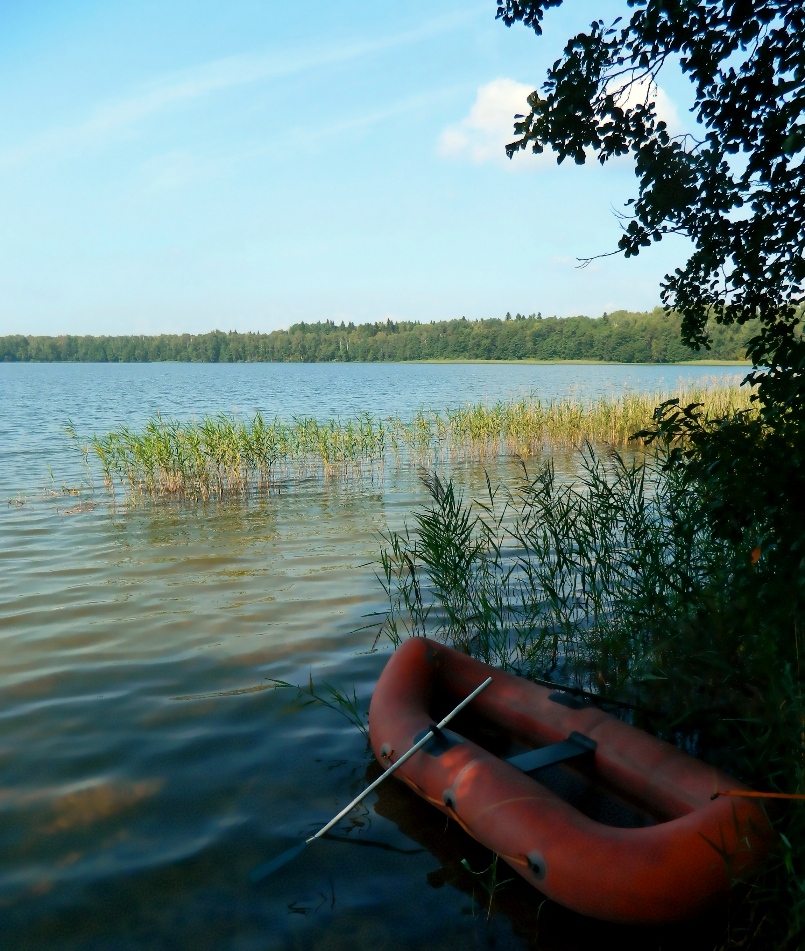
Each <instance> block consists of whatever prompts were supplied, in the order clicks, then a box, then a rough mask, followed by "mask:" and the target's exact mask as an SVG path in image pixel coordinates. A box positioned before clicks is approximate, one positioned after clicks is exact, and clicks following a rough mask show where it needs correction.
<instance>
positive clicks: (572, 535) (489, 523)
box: [379, 445, 805, 948]
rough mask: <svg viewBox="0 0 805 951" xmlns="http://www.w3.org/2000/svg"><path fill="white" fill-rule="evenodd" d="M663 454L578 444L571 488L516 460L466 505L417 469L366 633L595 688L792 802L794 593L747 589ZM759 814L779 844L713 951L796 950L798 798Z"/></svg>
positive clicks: (800, 889)
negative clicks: (420, 481)
mask: <svg viewBox="0 0 805 951" xmlns="http://www.w3.org/2000/svg"><path fill="white" fill-rule="evenodd" d="M668 451H669V449H668V447H665V448H661V449H660V450H658V452H657V453H656V454H654V455H646V456H643V457H640V458H631V459H625V458H623V457H622V456H621V455H619V454H618V453H617V452H610V453H609V454H604V455H603V456H602V455H600V454H598V453H596V452H595V451H594V450H593V448H592V447H591V446H589V445H588V446H587V447H586V448H585V449H584V451H583V453H582V455H581V458H580V460H579V461H580V465H579V468H578V470H577V472H576V473H575V475H573V476H571V477H565V478H564V479H559V478H558V477H557V475H556V472H555V470H554V468H553V466H552V464H551V463H550V462H548V463H546V464H543V465H541V466H538V467H537V468H536V469H535V471H529V469H528V467H527V465H526V464H524V465H523V471H522V476H521V478H520V480H519V483H518V484H517V485H515V486H514V487H512V488H508V489H507V488H505V487H504V488H501V489H493V488H492V486H491V484H489V483H487V492H486V495H485V496H484V497H483V498H479V499H476V500H465V499H464V498H463V497H462V495H461V493H460V491H459V490H458V489H457V487H456V486H455V485H454V483H453V482H451V481H449V480H448V481H442V480H440V479H439V478H438V477H437V476H436V475H433V474H430V475H429V476H428V477H427V478H426V485H427V487H428V489H429V490H430V497H431V501H430V503H429V504H428V505H426V506H424V507H422V508H421V509H420V510H418V511H417V512H416V513H415V514H414V517H413V521H412V523H411V524H410V525H409V526H408V527H406V528H405V529H404V530H402V531H400V532H389V533H388V534H387V535H386V536H385V548H384V550H383V552H382V554H381V564H380V572H379V574H380V579H381V581H382V583H383V585H384V587H385V589H386V593H387V595H388V598H389V610H388V614H387V616H386V618H385V621H384V622H383V626H382V628H381V632H380V635H383V634H385V635H386V636H388V637H389V638H390V639H391V640H392V641H393V642H395V643H399V641H400V640H401V639H402V638H403V637H406V636H417V635H428V636H430V637H435V638H437V639H439V640H442V641H444V642H447V643H450V644H452V645H453V646H455V647H458V648H459V649H461V650H463V651H465V652H467V653H469V654H472V655H473V656H476V657H478V658H480V659H481V660H483V661H485V662H487V663H491V664H494V665H496V666H499V667H502V668H504V669H509V670H513V671H515V672H517V673H520V674H522V675H524V676H527V677H529V676H530V677H533V678H535V679H546V678H550V679H551V680H552V681H554V682H559V683H565V684H572V685H575V686H576V687H578V688H580V689H584V690H585V691H586V692H587V695H588V696H589V695H596V694H597V695H599V696H601V695H606V697H607V699H609V698H611V699H614V700H616V701H619V702H621V703H619V705H618V706H620V714H619V715H622V716H627V717H628V718H629V719H630V720H631V721H632V722H634V723H635V724H636V725H639V726H642V727H644V728H646V729H648V730H650V731H651V732H653V733H655V734H657V735H660V736H663V737H665V738H666V739H668V740H670V741H671V742H675V743H677V744H679V745H680V746H682V747H683V748H685V749H686V750H687V751H689V752H691V753H693V754H695V755H698V756H700V757H703V758H704V759H706V760H708V761H710V762H713V763H715V764H717V765H719V766H720V767H722V768H724V769H725V770H727V771H728V772H729V773H731V774H734V775H737V776H740V777H741V778H743V779H745V780H747V781H748V782H750V783H751V784H753V785H754V786H755V787H756V788H758V789H761V790H767V791H781V792H785V793H800V792H803V791H805V696H803V679H805V670H803V669H802V667H801V663H800V657H801V656H803V652H805V637H803V629H802V625H801V623H800V622H799V621H798V617H797V612H796V610H795V607H794V600H795V592H794V591H793V590H788V591H786V590H783V589H781V588H779V587H773V586H770V585H769V584H768V583H767V581H764V579H763V577H762V572H763V570H764V567H763V565H762V561H761V557H760V555H759V551H760V549H757V548H755V547H753V544H754V543H753V542H752V541H751V536H748V535H747V536H744V537H742V538H738V539H732V540H729V539H725V538H723V537H721V536H719V535H718V534H717V533H714V531H713V530H712V521H711V519H710V513H709V511H708V509H707V506H706V504H705V503H704V502H703V501H702V499H701V497H700V496H699V495H697V494H696V493H693V492H691V491H690V490H689V487H688V485H687V484H686V481H685V479H684V478H683V477H682V474H681V473H680V472H679V470H678V469H677V468H674V467H669V466H668V461H669V455H668ZM380 635H379V636H380ZM602 702H603V698H602ZM621 704H623V705H621ZM604 705H605V706H606V703H605V704H604ZM616 709H617V708H616ZM773 818H774V820H775V824H776V828H777V829H778V832H779V840H778V844H779V848H778V850H777V852H776V854H775V857H774V858H773V859H772V861H771V862H770V863H769V866H768V867H767V869H766V870H765V872H764V873H763V874H762V875H761V876H759V877H758V878H756V879H755V880H753V881H752V882H750V883H740V888H741V892H740V895H741V899H740V901H737V902H736V909H735V912H734V914H733V915H732V919H731V923H730V929H731V930H730V935H729V936H728V940H727V943H726V944H725V947H727V946H732V945H731V944H730V943H729V942H738V943H742V944H744V945H746V946H753V947H768V946H772V945H773V946H775V947H791V948H794V947H800V946H801V943H800V942H801V940H802V937H803V935H805V873H804V872H803V867H802V861H803V859H802V857H803V855H805V804H803V803H791V804H790V805H789V806H788V809H787V811H786V812H784V813H779V812H778V813H774V814H773ZM745 899H746V900H745ZM770 936H772V937H773V941H772V943H771V944H769V943H768V940H769V937H770Z"/></svg>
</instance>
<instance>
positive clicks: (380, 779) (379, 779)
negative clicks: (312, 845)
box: [305, 677, 492, 842]
mask: <svg viewBox="0 0 805 951" xmlns="http://www.w3.org/2000/svg"><path fill="white" fill-rule="evenodd" d="M491 683H492V678H491V677H487V678H486V680H485V681H484V682H483V683H482V684H481V685H480V686H478V687H476V688H475V690H473V692H472V693H471V694H470V695H469V696H467V697H465V698H464V699H463V700H462V701H461V703H460V704H459V705H458V706H457V707H456V708H455V709H454V710H451V711H450V713H448V714H447V716H446V717H445V718H444V719H443V720H441V721H440V722H439V723H438V724H437V726H436V729H438V730H441V728H442V727H443V726H445V725H446V724H448V723H449V722H450V721H451V720H452V719H453V717H454V716H455V715H456V714H457V713H461V711H462V710H463V709H464V707H466V706H467V704H468V703H471V702H472V701H473V700H474V699H475V698H476V697H477V696H478V694H479V693H480V692H481V691H482V690H485V689H486V688H487V687H488V686H489V685H490V684H491ZM434 733H435V730H429V731H428V732H427V733H426V734H425V735H424V736H423V737H422V739H421V740H418V741H417V742H416V743H414V745H413V746H412V747H411V749H410V750H408V752H407V753H403V755H402V756H401V757H400V758H399V759H398V760H397V762H396V763H394V764H393V765H391V766H389V768H388V769H387V770H386V771H385V773H383V775H382V776H378V777H377V779H376V780H375V781H374V782H373V783H370V784H369V785H368V786H367V787H366V789H364V791H363V792H362V793H361V794H360V795H359V796H356V797H355V798H354V799H353V800H352V802H351V803H350V804H349V805H348V806H344V808H343V809H342V810H341V812H339V813H338V815H337V816H333V818H332V819H331V820H330V821H329V822H328V823H327V825H326V826H322V828H321V829H319V831H318V832H317V833H316V834H315V835H312V836H311V837H310V838H309V839H306V840H305V841H306V842H312V841H313V840H314V839H318V838H319V836H321V835H324V833H325V832H329V831H330V829H332V827H333V826H334V825H335V824H336V823H337V822H339V821H340V820H341V819H343V818H344V816H345V815H346V814H347V813H348V812H349V811H350V810H352V809H354V808H355V806H357V805H358V803H359V802H360V801H361V800H362V799H365V798H366V796H368V795H369V793H370V792H371V791H372V790H373V789H376V788H377V787H378V786H379V785H380V784H381V783H382V782H383V780H384V779H388V778H389V776H391V774H392V773H393V772H394V771H395V770H397V769H399V768H400V767H401V766H402V764H403V763H405V762H407V761H408V760H409V759H410V758H411V757H412V756H413V755H414V753H416V752H417V750H421V749H422V747H423V746H424V745H425V744H426V743H427V742H428V740H430V739H432V738H433V735H434Z"/></svg>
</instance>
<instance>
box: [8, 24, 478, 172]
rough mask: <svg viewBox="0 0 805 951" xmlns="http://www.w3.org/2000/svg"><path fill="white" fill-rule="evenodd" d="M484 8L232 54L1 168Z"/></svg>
mask: <svg viewBox="0 0 805 951" xmlns="http://www.w3.org/2000/svg"><path fill="white" fill-rule="evenodd" d="M478 12H479V9H478V8H476V9H473V10H469V11H462V13H461V14H451V15H446V16H442V17H437V18H435V19H433V20H430V21H428V22H427V23H424V24H422V26H420V27H418V28H417V29H415V30H407V31H404V32H400V33H396V34H392V35H388V36H383V37H378V38H375V39H371V40H362V41H358V42H355V43H349V44H345V45H343V46H340V47H335V48H333V47H331V46H328V47H321V48H317V49H313V50H308V51H299V50H296V51H294V52H292V53H281V54H278V53H275V52H270V53H260V54H243V55H238V56H229V57H225V58H222V59H218V60H213V61H211V62H209V63H204V64H202V65H200V66H197V67H193V68H192V69H188V70H185V71H182V72H178V73H172V74H169V75H166V76H162V77H160V78H159V79H158V80H156V81H155V82H153V83H151V84H149V85H148V86H146V87H144V88H141V90H140V91H139V92H137V93H136V94H134V95H132V96H128V97H125V98H122V99H119V100H116V101H114V102H111V103H108V104H106V105H103V106H101V107H100V108H98V109H96V110H95V112H93V113H92V114H91V115H90V116H89V117H88V118H87V119H85V120H84V121H83V122H79V123H76V124H75V125H71V126H61V127H57V128H54V129H49V130H47V131H46V132H43V133H41V134H40V135H38V136H35V137H34V138H32V139H29V140H28V141H27V142H25V143H22V144H20V145H18V146H14V147H11V148H8V149H5V150H2V151H0V167H8V166H13V165H18V164H21V163H24V162H26V161H28V160H29V159H31V158H33V157H34V156H36V155H40V154H50V155H53V154H59V153H64V152H68V153H69V152H71V151H80V150H81V149H83V148H85V147H86V146H88V145H90V146H91V145H97V144H102V143H103V142H104V141H106V140H107V139H109V138H110V137H112V136H114V135H115V134H125V133H126V132H127V131H130V130H132V129H133V127H135V126H136V125H137V124H138V123H140V122H142V121H144V120H146V119H148V118H150V117H151V116H154V115H157V114H159V113H161V112H163V111H165V110H167V109H169V108H171V107H173V106H177V105H180V104H182V103H188V102H192V101H195V100H198V99H201V98H203V97H205V96H209V95H211V94H214V93H216V92H221V91H224V90H228V89H233V88H236V87H238V86H246V85H250V84H254V83H259V82H264V81H267V80H271V79H280V78H283V77H286V76H291V75H294V74H298V73H304V72H309V71H313V70H317V69H324V68H327V67H333V66H338V65H341V64H345V63H349V62H354V61H356V60H359V59H362V58H364V57H367V56H371V55H373V54H377V53H382V52H385V51H386V50H391V49H394V48H397V47H401V46H406V45H411V44H415V43H418V42H421V41H423V40H427V39H429V38H431V37H434V36H438V35H440V34H442V33H445V32H449V31H451V30H454V29H456V28H457V27H458V26H460V25H461V24H462V23H465V22H467V21H469V20H471V19H473V18H475V17H476V16H477V15H478Z"/></svg>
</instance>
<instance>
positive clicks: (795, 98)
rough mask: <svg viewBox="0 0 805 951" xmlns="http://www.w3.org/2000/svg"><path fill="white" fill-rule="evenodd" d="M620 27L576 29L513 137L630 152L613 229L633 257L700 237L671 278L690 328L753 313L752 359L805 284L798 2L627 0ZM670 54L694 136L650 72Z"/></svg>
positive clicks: (569, 152)
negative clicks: (626, 211)
mask: <svg viewBox="0 0 805 951" xmlns="http://www.w3.org/2000/svg"><path fill="white" fill-rule="evenodd" d="M560 2H561V0H534V2H528V0H526V2H520V0H498V17H500V18H502V19H503V21H504V22H505V23H506V24H507V25H511V24H512V23H514V22H515V21H517V20H520V21H522V22H524V23H525V24H526V25H528V26H531V27H532V28H533V29H534V30H535V31H536V32H537V33H540V32H541V22H542V19H543V16H544V14H545V11H546V10H547V9H548V8H549V7H555V6H559V5H560ZM629 7H631V8H632V11H633V12H632V15H631V18H630V19H629V20H628V22H626V23H625V25H624V24H623V23H622V22H619V21H616V22H615V23H614V24H612V25H609V26H607V25H606V24H605V23H604V21H603V20H597V21H595V22H593V23H592V24H591V26H590V28H589V30H588V31H587V32H585V33H580V34H578V35H577V36H575V37H573V38H572V39H571V40H570V41H569V42H568V43H567V45H566V47H565V49H564V54H563V56H562V58H561V59H559V60H557V62H555V63H554V65H553V66H552V67H551V69H550V70H549V72H548V77H547V80H546V82H545V84H544V86H543V88H542V93H541V94H540V92H534V93H532V94H531V96H530V97H529V100H528V101H529V105H530V107H531V110H530V112H529V113H528V115H526V116H523V117H519V122H518V123H517V124H516V126H515V131H516V133H517V134H518V136H519V138H517V139H516V140H515V141H514V142H512V144H511V145H509V146H508V149H507V151H508V152H509V154H510V155H511V154H513V153H514V152H515V151H517V150H518V149H526V148H529V147H530V148H531V149H533V151H534V152H538V153H539V152H542V151H544V150H545V149H546V148H551V149H553V151H554V152H555V154H556V158H557V161H559V162H562V161H564V159H566V158H568V157H569V158H572V159H573V160H574V161H575V162H577V163H579V164H581V163H584V161H585V160H586V158H587V156H588V154H592V155H594V156H595V158H596V159H597V160H598V161H599V162H601V163H602V164H603V163H606V162H607V161H609V160H610V159H613V158H615V157H617V156H621V155H626V154H628V153H631V154H632V155H633V156H634V160H635V170H636V174H637V178H638V183H639V184H638V196H637V198H636V199H634V200H633V201H631V202H630V203H629V204H630V211H631V216H630V218H629V220H628V222H627V223H626V224H625V229H624V233H623V235H622V236H621V239H620V241H619V243H618V247H619V249H620V250H621V251H622V252H623V253H624V254H625V255H626V256H627V257H629V256H632V255H636V254H638V253H639V251H640V250H641V248H644V247H647V246H648V245H650V244H651V243H652V242H654V241H659V240H660V239H661V238H662V237H663V236H664V235H667V234H669V233H675V234H683V235H686V236H688V237H689V238H690V239H691V240H692V242H693V245H694V251H693V253H692V255H691V256H690V258H689V260H688V262H687V264H686V265H685V267H683V268H680V269H678V270H676V271H675V272H674V273H673V274H671V275H668V276H667V277H666V278H665V282H664V284H663V298H664V300H665V302H666V303H667V304H668V305H669V306H671V307H673V308H674V309H675V310H676V311H677V312H678V313H680V314H681V315H682V318H683V324H682V331H683V336H684V339H685V340H686V341H687V342H688V343H689V344H690V345H692V346H693V347H695V348H698V347H700V346H704V347H706V346H707V345H708V334H707V323H708V320H710V319H711V318H714V319H715V320H716V321H718V322H720V323H732V322H737V323H745V322H746V321H748V320H753V319H755V318H758V319H759V322H760V330H761V332H760V333H759V334H758V335H757V337H756V339H755V341H754V342H753V347H752V356H753V358H754V359H755V362H757V363H763V362H764V361H769V360H772V358H775V357H777V356H778V354H779V353H780V352H781V351H782V352H784V353H786V354H787V353H788V351H789V348H790V347H791V345H792V343H793V342H796V343H800V340H799V336H798V335H797V334H796V333H795V329H796V327H797V325H798V316H797V305H798V304H799V303H801V302H802V299H803V285H804V284H805V256H803V234H805V166H804V165H803V156H804V155H805V122H803V117H802V112H803V104H805V42H803V36H804V35H805V9H804V8H803V4H802V0H760V2H753V3H749V2H747V0H629ZM671 60H676V61H677V62H678V63H679V65H680V66H681V68H682V70H683V72H685V73H686V74H688V76H689V77H690V79H691V82H692V84H693V87H694V91H695V102H694V106H693V109H692V112H693V114H694V116H695V118H696V119H697V120H698V125H697V129H698V130H699V131H698V133H696V134H686V135H672V134H671V132H670V131H669V129H668V127H667V125H666V123H665V121H664V120H663V119H662V118H661V117H660V116H659V115H658V113H657V105H656V100H655V95H656V89H657V86H656V83H657V80H658V79H659V77H660V73H661V71H662V69H663V67H665V66H666V65H667V63H668V62H669V61H671Z"/></svg>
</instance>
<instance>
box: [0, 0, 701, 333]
mask: <svg viewBox="0 0 805 951" xmlns="http://www.w3.org/2000/svg"><path fill="white" fill-rule="evenodd" d="M565 6H566V9H560V10H558V11H551V12H549V14H548V16H547V19H546V24H545V25H546V29H545V35H544V36H542V37H540V38H537V37H535V36H534V34H533V33H532V32H531V31H530V30H528V29H526V28H524V27H522V26H515V27H513V28H511V29H507V28H506V27H505V26H503V25H502V23H500V22H499V21H496V20H495V18H494V16H495V2H494V0H483V2H480V3H473V2H468V0H463V2H459V0H443V2H440V3H424V2H420V0H398V2H396V3H394V4H388V3H377V2H376V0H375V2H353V0H340V2H339V3H332V2H323V0H322V2H319V0H312V2H305V3H299V4H292V3H285V2H283V3H280V2H277V0H171V2H170V3H166V2H165V0H158V2H157V0H128V2H127V3H109V2H108V0H71V2H70V3H65V2H64V0H38V2H37V3H29V2H26V0H5V2H4V3H3V4H2V5H1V6H0V334H7V333H37V334H56V333H95V334H101V333H158V332H204V331H208V330H212V329H214V328H219V329H222V330H230V329H231V330H241V331H246V330H261V331H267V330H273V329H276V328H278V327H287V326H289V325H290V324H292V323H295V322H297V321H300V320H305V321H316V320H326V319H332V320H335V321H338V322H340V321H341V320H345V321H349V320H353V321H355V322H363V321H367V320H381V319H382V320H385V319H386V318H388V317H391V318H392V319H404V320H423V321H429V320H438V319H446V318H452V317H460V316H462V315H465V316H467V317H468V318H477V317H490V316H502V315H503V314H504V313H505V312H506V311H511V312H512V313H514V312H516V311H521V312H523V313H531V312H534V311H541V312H542V313H543V314H558V315H560V316H565V315H569V314H578V313H586V314H590V315H591V316H598V315H600V314H601V313H602V312H603V311H607V310H609V311H611V310H614V309H616V308H621V307H626V308H629V309H647V308H651V307H653V306H655V305H656V304H657V303H658V302H659V282H660V280H661V278H662V275H663V274H664V273H666V272H667V271H668V270H672V269H673V268H674V267H676V266H677V265H679V264H681V263H682V261H683V259H684V257H685V253H686V245H685V244H684V242H683V241H681V240H680V239H675V240H673V241H670V242H663V243H662V244H661V245H659V246H657V247H655V248H652V249H650V250H649V251H648V252H647V253H645V254H641V255H640V257H639V258H638V259H636V260H634V259H632V260H629V261H626V260H623V259H622V258H620V257H615V258H607V259H604V260H600V261H597V262H595V263H594V264H593V265H591V266H590V267H588V268H586V269H584V270H578V269H577V267H576V258H577V257H579V256H586V255H592V254H596V253H601V252H605V251H608V250H611V249H612V248H613V247H614V246H615V244H616V242H617V238H618V235H619V225H618V221H617V219H616V217H615V214H614V212H613V209H619V208H622V206H623V204H624V202H625V201H626V199H627V198H629V197H631V196H632V195H633V194H634V193H635V190H636V186H635V179H634V173H633V168H632V163H631V161H630V160H629V159H624V160H621V161H619V162H617V163H613V164H612V165H611V166H609V167H606V168H604V169H601V168H599V167H598V166H597V165H588V166H586V167H583V168H577V167H575V166H570V165H568V164H567V163H565V164H564V165H563V166H561V167H557V166H556V164H555V163H554V162H552V161H551V160H550V159H549V158H548V157H545V156H543V157H540V158H537V157H536V156H533V155H530V154H529V155H521V156H518V157H517V158H516V159H515V161H513V162H509V161H508V160H507V159H506V158H505V154H504V153H503V151H502V145H503V144H504V143H505V142H506V141H507V140H508V138H510V130H511V122H512V118H511V117H512V115H513V114H514V112H516V111H518V109H520V108H521V106H520V105H519V103H521V102H522V103H524V97H525V95H526V94H527V92H528V91H529V90H530V89H532V88H535V87H536V86H538V85H539V84H540V83H541V82H542V80H543V77H544V73H545V70H546V68H547V66H548V65H549V63H551V62H552V61H553V60H554V59H555V58H556V57H557V56H558V55H559V53H560V51H561V48H562V46H563V44H564V41H565V40H566V39H567V37H568V36H570V35H571V33H572V32H573V31H575V30H577V29H579V28H581V27H584V26H586V25H587V24H588V22H589V20H590V19H592V18H593V17H594V16H601V17H603V18H609V17H611V18H614V17H615V16H617V15H619V14H621V13H624V12H625V11H626V9H627V8H626V3H625V0H622V2H618V0H596V2H595V3H592V2H590V0H575V2H574V0H568V2H567V3H566V4H565ZM688 95H689V94H688V90H687V88H686V85H685V82H684V80H683V79H681V78H680V77H679V76H678V75H676V74H673V73H672V74H670V75H669V76H668V78H667V80H663V84H662V88H661V90H660V92H659V96H660V97H661V98H660V100H658V101H660V102H661V105H662V108H663V109H664V110H665V113H666V114H667V116H668V117H669V119H670V120H671V122H672V124H675V125H676V127H677V128H678V129H684V128H685V127H687V126H688V125H689V124H690V122H691V119H690V117H689V115H688V114H687V112H686V102H685V98H686V97H687V96H688Z"/></svg>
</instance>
